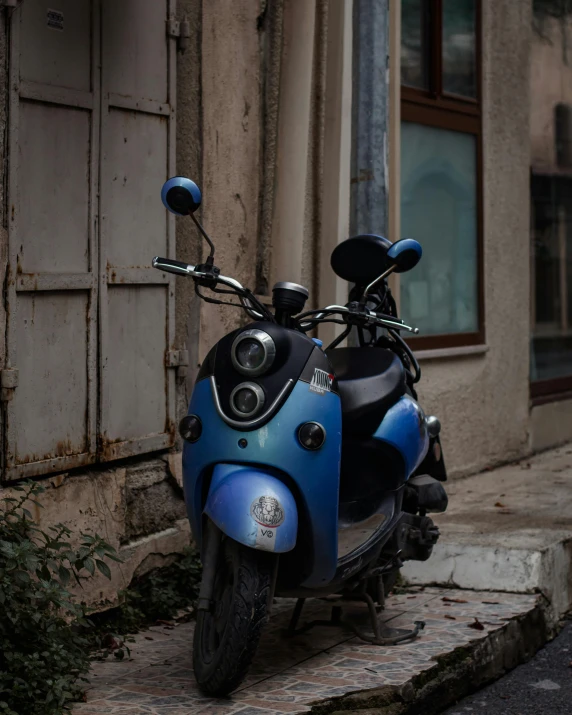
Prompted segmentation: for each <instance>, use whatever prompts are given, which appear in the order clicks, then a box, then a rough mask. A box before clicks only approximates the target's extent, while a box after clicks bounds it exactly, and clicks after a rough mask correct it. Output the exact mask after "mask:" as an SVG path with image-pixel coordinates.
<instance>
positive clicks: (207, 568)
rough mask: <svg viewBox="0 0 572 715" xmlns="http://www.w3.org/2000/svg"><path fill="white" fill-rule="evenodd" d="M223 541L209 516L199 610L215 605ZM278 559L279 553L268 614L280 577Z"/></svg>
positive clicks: (204, 545) (269, 598)
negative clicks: (215, 586)
mask: <svg viewBox="0 0 572 715" xmlns="http://www.w3.org/2000/svg"><path fill="white" fill-rule="evenodd" d="M221 543H222V531H221V530H220V529H219V528H218V526H217V525H216V524H215V523H214V522H212V521H211V520H210V519H209V518H208V517H207V518H206V519H205V524H204V529H203V550H202V554H201V561H202V564H203V572H202V577H201V586H200V589H199V598H198V601H197V611H211V610H212V606H213V593H214V584H215V578H216V572H217V566H218V559H219V555H220V546H221ZM278 560H279V556H278V555H277V556H276V558H275V559H274V573H273V575H272V584H271V587H270V592H269V594H268V614H269V615H270V610H271V607H272V603H273V601H274V593H275V591H276V581H277V579H278Z"/></svg>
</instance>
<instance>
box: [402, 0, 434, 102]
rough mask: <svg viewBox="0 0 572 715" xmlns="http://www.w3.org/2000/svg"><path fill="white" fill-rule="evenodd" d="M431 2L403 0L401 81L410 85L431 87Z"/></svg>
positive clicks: (419, 87) (421, 87)
mask: <svg viewBox="0 0 572 715" xmlns="http://www.w3.org/2000/svg"><path fill="white" fill-rule="evenodd" d="M428 32H429V3H428V2H427V0H402V3H401V82H402V84H404V85H407V86H408V87H416V88H417V89H429V38H428Z"/></svg>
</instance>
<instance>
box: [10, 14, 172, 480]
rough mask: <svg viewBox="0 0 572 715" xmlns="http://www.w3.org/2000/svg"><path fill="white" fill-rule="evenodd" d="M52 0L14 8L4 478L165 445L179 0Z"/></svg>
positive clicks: (169, 393)
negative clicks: (161, 258) (165, 192)
mask: <svg viewBox="0 0 572 715" xmlns="http://www.w3.org/2000/svg"><path fill="white" fill-rule="evenodd" d="M57 8H58V9H57V11H55V15H54V14H52V15H49V13H50V12H52V13H53V11H50V10H49V9H48V8H47V7H46V5H45V4H42V3H40V2H39V1H38V0H24V2H22V3H19V4H18V6H17V7H16V8H15V9H14V10H13V12H11V13H10V15H9V17H10V131H9V136H10V146H9V152H10V156H9V167H10V174H9V191H8V194H9V196H8V203H9V206H10V211H9V265H8V277H7V282H6V285H7V303H8V314H9V317H8V325H7V346H8V351H7V365H6V368H8V369H9V370H12V372H11V373H10V374H9V375H8V376H7V382H8V384H9V385H10V388H9V390H8V391H9V392H10V398H11V399H9V400H7V401H6V403H5V405H6V407H5V410H4V416H5V420H4V422H3V428H4V430H3V439H4V449H3V450H0V459H2V464H1V466H2V468H3V472H2V474H3V478H4V479H17V478H21V477H26V476H35V475H41V474H46V473H49V472H53V471H58V470H60V471H61V470H64V469H70V468H73V467H77V466H82V465H85V464H89V463H93V462H96V461H109V460H113V459H118V458H122V457H127V456H130V455H133V454H139V453H142V452H147V451H152V450H156V449H163V448H166V447H170V446H172V445H173V444H174V427H173V425H174V412H175V379H174V371H173V369H172V368H171V367H167V365H169V366H172V365H173V362H174V360H173V355H176V354H177V353H176V352H175V353H172V352H171V351H172V349H173V337H174V277H173V276H169V275H168V274H165V273H159V272H158V271H156V270H154V269H153V268H151V259H152V257H153V256H154V255H157V254H163V255H166V256H172V257H174V255H175V242H174V217H173V216H170V215H169V216H167V212H166V211H165V209H164V208H163V206H162V204H161V201H160V189H161V186H162V183H163V182H164V181H165V180H166V179H167V178H168V177H169V176H170V175H173V174H174V173H175V94H174V90H175V74H176V57H175V40H174V39H172V38H168V37H167V31H166V30H167V28H166V21H167V18H168V17H170V16H172V15H174V13H175V0H136V1H135V0H121V2H117V0H61V1H60V2H59V3H58V4H57ZM102 47H103V54H102Z"/></svg>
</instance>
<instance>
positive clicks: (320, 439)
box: [298, 422, 326, 450]
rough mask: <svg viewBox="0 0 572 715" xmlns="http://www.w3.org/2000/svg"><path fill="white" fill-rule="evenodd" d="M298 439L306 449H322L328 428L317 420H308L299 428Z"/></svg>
mask: <svg viewBox="0 0 572 715" xmlns="http://www.w3.org/2000/svg"><path fill="white" fill-rule="evenodd" d="M298 439H299V440H300V444H301V445H302V447H304V448H305V449H311V450H314V449H320V447H321V446H322V445H323V444H324V442H325V441H326V430H325V429H324V428H323V427H322V425H320V424H318V423H317V422H306V424H303V425H302V426H301V427H300V429H299V430H298Z"/></svg>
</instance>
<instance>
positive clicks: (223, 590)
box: [199, 545, 234, 663]
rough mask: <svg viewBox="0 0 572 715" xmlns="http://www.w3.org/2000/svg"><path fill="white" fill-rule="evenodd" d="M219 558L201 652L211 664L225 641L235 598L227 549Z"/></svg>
mask: <svg viewBox="0 0 572 715" xmlns="http://www.w3.org/2000/svg"><path fill="white" fill-rule="evenodd" d="M222 551H223V552H224V553H223V554H221V557H220V558H219V563H218V565H217V573H216V577H215V583H214V590H213V607H212V609H211V610H210V611H205V612H204V613H203V618H202V623H201V626H202V627H201V632H200V634H199V635H200V646H201V647H200V650H201V656H202V659H203V662H205V663H210V662H212V661H213V660H214V658H215V657H216V654H217V653H218V651H219V649H220V647H221V644H222V642H223V639H224V634H225V631H226V628H227V625H228V621H229V616H230V610H231V606H232V601H233V597H234V568H233V564H232V559H230V558H229V555H228V554H227V549H226V548H224V545H223V548H222Z"/></svg>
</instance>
